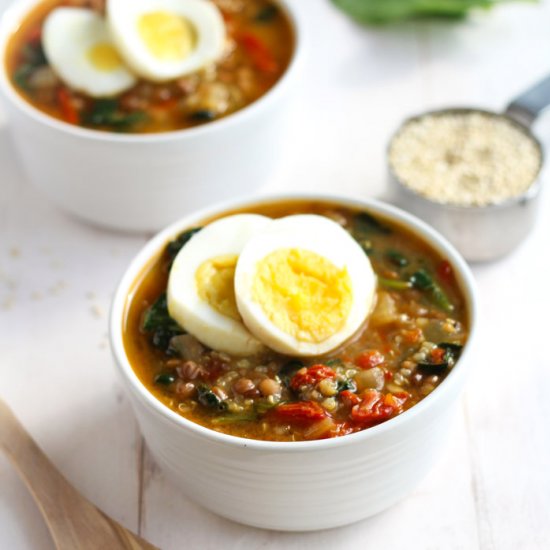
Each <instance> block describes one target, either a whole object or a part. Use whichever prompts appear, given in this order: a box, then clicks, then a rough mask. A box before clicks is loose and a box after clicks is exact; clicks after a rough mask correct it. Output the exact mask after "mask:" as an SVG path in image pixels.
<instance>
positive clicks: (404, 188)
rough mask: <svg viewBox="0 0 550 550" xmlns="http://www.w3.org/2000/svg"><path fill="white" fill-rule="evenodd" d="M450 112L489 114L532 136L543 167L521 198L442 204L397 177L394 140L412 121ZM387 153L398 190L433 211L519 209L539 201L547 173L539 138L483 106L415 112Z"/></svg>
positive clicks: (505, 116) (395, 135)
mask: <svg viewBox="0 0 550 550" xmlns="http://www.w3.org/2000/svg"><path fill="white" fill-rule="evenodd" d="M448 113H449V114H453V113H459V114H462V113H482V114H484V115H489V116H491V117H495V118H502V119H504V120H507V121H508V122H510V123H511V124H512V125H513V126H514V127H516V128H518V129H519V130H520V131H521V132H523V133H524V134H525V135H526V136H527V137H529V138H530V139H531V140H532V141H533V142H534V143H535V145H536V146H537V149H538V151H539V154H540V164H539V168H538V171H537V175H536V176H535V178H534V179H533V181H532V182H531V183H530V184H529V186H528V187H527V188H526V189H525V190H524V191H523V192H521V193H520V194H519V195H515V196H513V197H508V198H507V199H504V200H501V201H498V202H491V203H488V204H482V205H472V204H453V203H447V202H439V201H436V200H433V199H430V198H428V197H426V196H425V195H422V194H421V193H419V192H418V191H416V190H415V189H413V188H412V187H410V186H409V185H407V184H406V183H405V182H404V181H403V180H402V179H401V178H400V177H399V175H398V174H397V172H396V170H395V169H394V166H393V165H392V162H391V157H390V153H391V148H392V146H393V143H394V141H395V140H396V138H397V137H398V136H399V134H400V133H401V132H402V131H403V130H404V129H405V128H406V127H407V125H408V124H410V123H411V122H415V121H417V120H421V119H422V118H424V117H427V116H441V115H445V114H448ZM385 153H386V167H387V170H388V173H389V175H390V179H391V181H392V182H393V183H394V184H395V186H396V187H397V189H399V191H400V192H401V193H403V194H404V195H405V196H406V197H407V198H410V199H418V200H420V201H421V202H423V203H424V204H426V205H431V206H432V207H433V208H439V209H441V210H447V211H454V212H464V213H468V212H485V211H498V210H505V209H507V208H510V207H512V206H516V205H517V204H522V203H524V202H526V201H529V200H532V199H534V198H536V197H537V195H538V194H539V192H540V190H541V187H542V183H541V175H542V172H543V170H544V161H545V152H544V147H543V146H542V143H541V142H540V140H539V139H538V138H537V136H536V135H535V134H534V133H533V132H532V131H531V129H530V128H529V127H527V126H525V125H524V124H522V123H521V122H519V121H518V120H516V119H515V118H513V117H512V116H510V115H509V114H508V113H501V112H498V111H491V110H490V109H483V108H481V107H460V106H456V107H455V106H451V107H444V108H440V109H430V110H426V111H422V112H420V113H416V114H414V115H411V116H408V117H406V118H405V119H404V120H403V121H402V122H401V123H400V124H399V126H398V127H397V128H396V129H395V130H394V132H393V133H392V134H391V136H390V139H389V140H388V143H387V145H386V150H385Z"/></svg>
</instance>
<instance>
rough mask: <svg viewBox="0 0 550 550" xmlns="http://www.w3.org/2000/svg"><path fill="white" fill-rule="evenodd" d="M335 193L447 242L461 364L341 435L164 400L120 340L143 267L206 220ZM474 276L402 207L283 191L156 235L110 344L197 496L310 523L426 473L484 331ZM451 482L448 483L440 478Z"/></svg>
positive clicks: (137, 401) (153, 440) (158, 438)
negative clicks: (461, 324)
mask: <svg viewBox="0 0 550 550" xmlns="http://www.w3.org/2000/svg"><path fill="white" fill-rule="evenodd" d="M285 199H286V200H288V199H306V200H311V199H313V200H315V199H318V200H329V201H331V202H335V203H337V204H340V205H342V206H348V207H352V208H364V209H368V211H369V212H372V213H373V214H375V215H381V216H383V217H385V218H388V219H390V220H392V221H395V222H397V223H399V224H401V225H403V226H405V227H407V228H409V229H411V230H412V231H413V232H414V233H415V234H417V235H418V236H420V237H421V238H422V239H424V240H425V241H427V242H428V243H430V244H431V246H433V248H435V249H436V250H438V251H440V252H441V253H442V254H443V255H444V256H445V257H446V258H447V259H448V260H449V261H450V263H451V265H452V266H453V269H454V272H455V275H456V278H457V281H458V284H459V285H460V287H461V289H462V291H463V293H464V295H465V297H466V302H467V306H468V312H469V322H470V328H471V335H470V338H469V340H468V343H467V344H466V346H465V348H464V351H463V353H462V356H461V358H460V360H459V362H458V363H457V365H456V366H455V367H454V368H453V369H452V371H451V372H450V373H449V375H448V376H447V378H446V379H445V380H444V381H443V382H442V383H441V385H440V386H439V387H438V388H436V390H435V391H434V392H433V393H431V394H430V395H428V396H427V397H426V398H425V399H423V400H422V401H421V402H420V403H418V404H417V405H415V406H414V407H412V408H411V409H409V410H408V411H406V412H404V413H403V414H401V415H400V416H398V417H396V418H393V419H391V420H389V421H387V422H384V423H383V424H380V425H378V426H375V427H372V428H369V429H367V430H365V431H362V432H359V433H355V434H352V435H347V436H343V437H340V438H335V439H328V440H321V441H305V442H284V443H282V442H269V441H255V440H248V439H243V438H238V437H234V436H230V435H225V434H222V433H218V432H215V431H212V430H209V429H207V428H204V427H202V426H200V425H198V424H195V423H193V422H191V421H189V420H187V419H185V418H183V417H181V416H179V415H178V414H176V413H174V412H173V411H171V410H170V409H168V408H167V407H165V406H164V405H162V404H161V403H160V401H158V400H157V399H156V398H155V397H153V395H152V394H151V393H149V392H148V391H147V389H146V388H145V387H144V386H143V385H142V383H141V382H140V381H139V379H138V377H137V376H136V375H135V373H134V371H133V370H132V367H131V366H130V363H129V361H128V357H127V356H126V353H125V351H124V346H123V341H122V326H123V320H124V312H125V308H126V305H127V302H128V297H129V295H130V293H131V289H132V286H133V285H134V283H135V281H136V279H137V277H138V276H139V274H140V273H141V272H142V270H143V268H144V267H145V266H146V265H147V264H149V262H151V261H152V259H154V258H156V257H157V256H158V254H159V253H160V252H161V251H162V250H163V248H164V246H165V245H166V243H167V242H168V241H169V240H171V239H172V238H174V236H176V235H178V234H179V233H180V232H181V231H183V230H184V229H186V228H189V227H193V226H196V225H197V224H200V222H201V220H203V219H206V218H209V217H211V216H213V215H217V214H221V213H223V212H225V211H227V210H231V209H233V208H238V207H241V206H247V207H248V206H250V205H254V204H265V203H266V202H267V203H269V202H271V201H273V200H285ZM475 304H476V299H475V285H474V281H473V278H472V274H471V272H470V269H469V268H468V266H467V265H466V263H465V262H464V260H463V259H462V258H461V257H460V256H459V254H458V253H457V252H456V250H455V249H454V248H453V247H452V246H451V245H450V244H449V243H448V242H447V241H446V240H445V239H444V238H443V237H441V236H440V235H439V234H438V233H436V232H435V231H434V230H433V229H432V228H431V227H429V226H428V225H426V224H425V223H423V222H421V221H420V220H418V219H417V218H415V217H413V216H411V215H410V214H407V213H405V212H403V211H401V210H399V209H397V208H395V207H392V206H389V205H386V204H383V203H380V202H376V201H370V200H369V201H366V200H356V199H347V198H338V197H333V196H327V195H306V196H303V195H302V196H297V195H296V196H292V195H290V196H289V195H286V196H278V197H268V198H263V199H258V200H255V201H248V202H232V203H229V204H228V203H226V204H222V205H220V206H218V207H216V208H214V209H210V210H208V211H201V212H198V213H196V214H193V215H190V216H188V217H186V218H184V219H182V220H180V221H178V222H177V223H175V224H173V225H171V226H170V227H168V228H167V229H166V230H164V231H162V232H161V233H160V234H158V235H157V236H156V237H154V238H153V239H152V240H151V241H150V242H149V243H148V244H147V245H146V246H145V247H144V248H143V250H142V251H141V252H140V253H139V254H138V255H137V257H136V258H135V259H134V261H133V262H132V263H131V264H130V266H129V268H128V270H127V271H126V273H125V274H124V276H123V278H122V281H121V282H120V284H119V286H118V289H117V290H116V293H115V297H114V301H113V305H112V310H111V318H110V339H111V346H112V350H113V353H114V356H115V359H116V363H117V365H118V371H119V373H120V374H121V376H122V380H123V383H124V386H125V387H126V389H127V390H128V393H129V395H130V397H131V402H132V404H133V408H134V410H135V413H136V415H137V418H138V422H139V425H140V427H141V430H142V432H143V435H144V437H145V440H146V441H147V444H148V446H149V449H150V450H151V452H152V454H153V455H154V457H155V459H156V461H157V462H158V463H159V465H160V466H161V467H162V468H163V469H164V471H165V472H166V474H168V475H169V476H170V477H171V478H172V479H173V481H174V483H176V484H177V485H179V486H181V487H182V489H183V490H184V491H185V493H186V494H187V495H188V496H189V497H190V498H191V499H193V500H194V501H196V502H198V503H199V504H201V505H203V506H204V507H205V508H208V509H209V510H212V511H213V512H215V513H217V514H219V515H221V516H225V517H227V518H230V519H232V520H235V521H238V522H240V523H245V524H248V525H253V526H256V527H264V528H268V529H278V530H288V531H304V530H317V529H325V528H329V527H336V526H340V525H345V524H348V523H352V522H354V521H357V520H360V519H363V518H366V517H368V516H371V515H373V514H376V513H377V512H380V511H381V510H384V509H385V508H387V507H388V506H390V505H392V504H393V503H394V502H396V501H397V500H399V499H400V498H402V497H404V496H405V495H406V494H407V493H408V492H409V491H410V490H411V489H412V488H413V487H414V486H415V485H416V484H417V483H418V482H419V481H420V480H421V479H422V477H423V476H424V474H426V472H427V471H428V470H429V468H430V466H431V465H432V464H433V461H434V459H435V457H436V455H437V451H438V449H440V447H441V446H442V444H443V443H444V441H445V437H446V435H447V433H448V431H449V422H450V420H451V416H452V414H453V412H454V409H455V408H456V405H457V401H458V400H457V398H458V396H459V393H460V390H461V388H462V386H463V383H464V380H465V375H466V373H467V370H468V368H469V363H470V350H471V349H472V342H473V340H474V337H475V332H476V323H475V317H476V305H475ZM441 490H442V491H444V488H443V487H442V488H441Z"/></svg>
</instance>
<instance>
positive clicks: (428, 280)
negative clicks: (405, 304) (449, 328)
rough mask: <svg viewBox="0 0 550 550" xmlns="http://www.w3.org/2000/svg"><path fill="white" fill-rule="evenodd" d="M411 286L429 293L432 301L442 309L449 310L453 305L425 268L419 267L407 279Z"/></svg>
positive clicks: (452, 308) (451, 309)
mask: <svg viewBox="0 0 550 550" xmlns="http://www.w3.org/2000/svg"><path fill="white" fill-rule="evenodd" d="M409 281H410V283H411V284H412V286H414V287H415V288H418V289H420V290H425V291H427V292H428V293H429V295H430V298H431V300H432V302H434V303H435V305H437V306H438V307H440V308H441V309H442V310H444V311H447V312H451V311H453V310H454V306H453V304H452V303H451V301H450V300H449V297H448V296H447V294H446V293H445V291H444V290H443V289H442V288H441V287H440V286H439V285H438V284H437V283H436V282H435V280H434V278H433V277H432V276H431V275H430V274H429V273H428V272H427V271H426V270H425V269H419V270H418V271H416V272H415V273H413V274H412V275H411V277H410V279H409Z"/></svg>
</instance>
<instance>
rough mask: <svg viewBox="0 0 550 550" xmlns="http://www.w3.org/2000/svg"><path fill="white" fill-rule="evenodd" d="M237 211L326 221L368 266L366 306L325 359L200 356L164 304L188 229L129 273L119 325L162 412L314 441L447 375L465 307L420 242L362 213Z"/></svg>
mask: <svg viewBox="0 0 550 550" xmlns="http://www.w3.org/2000/svg"><path fill="white" fill-rule="evenodd" d="M245 212H246V213H257V214H262V215H265V216H269V217H271V218H279V217H283V216H288V215H292V214H300V213H306V214H311V213H313V214H318V215H321V216H326V217H328V218H330V219H332V220H335V221H337V222H338V223H339V224H340V225H342V227H344V229H346V230H347V231H348V232H349V233H350V234H351V236H352V237H353V238H354V239H355V240H356V241H357V242H358V243H359V245H360V246H361V247H362V249H363V251H364V253H365V254H367V255H368V257H369V259H370V262H371V264H372V267H373V269H374V272H375V274H376V276H377V280H378V284H377V290H376V305H375V307H374V310H373V311H372V313H371V314H370V316H369V317H368V319H367V321H366V322H365V323H364V324H363V325H362V327H361V328H360V329H359V331H358V332H357V333H356V334H355V335H354V336H353V337H352V338H351V339H349V340H348V341H347V342H345V343H344V344H343V345H341V346H340V347H339V348H338V349H336V350H333V351H331V352H330V353H328V354H327V355H324V356H319V357H309V358H300V359H298V358H296V357H290V356H285V355H281V354H279V353H275V352H273V351H271V350H269V349H268V350H267V351H265V352H262V353H260V354H258V355H255V356H250V357H233V356H230V355H228V354H226V353H222V352H217V351H215V350H212V349H209V348H207V347H206V346H204V345H202V344H201V343H200V342H199V341H198V340H197V339H195V338H194V337H193V336H191V335H190V334H185V333H184V331H183V330H182V328H181V327H180V326H179V325H178V324H177V323H176V322H175V321H174V320H173V319H172V318H170V316H169V314H168V309H167V301H166V288H167V282H168V276H169V272H170V267H171V265H172V262H173V259H174V257H175V256H176V255H177V253H178V252H179V250H180V249H181V248H182V247H183V246H185V245H186V243H187V242H188V241H189V240H190V239H191V238H192V236H193V235H194V234H195V233H196V232H197V231H200V228H198V227H193V228H189V229H188V230H187V231H184V232H183V233H182V234H181V235H179V236H178V237H177V238H176V239H174V240H173V241H171V242H169V243H167V244H166V246H165V248H164V250H162V251H160V252H159V254H158V256H157V257H156V258H154V259H153V260H152V261H151V263H150V264H149V265H148V266H147V267H146V269H145V270H144V271H143V272H142V273H141V275H140V276H139V277H138V279H137V280H136V282H135V284H134V288H133V289H132V292H131V293H130V298H129V300H128V304H127V310H126V314H125V321H124V327H123V340H124V347H125V350H126V353H127V356H128V359H129V362H130V364H131V365H132V368H133V369H134V371H135V373H136V375H137V376H138V378H139V379H140V381H141V382H142V383H143V384H144V386H145V387H146V388H147V389H148V390H149V391H150V392H151V393H152V394H153V395H154V396H155V397H156V398H157V399H158V400H160V401H161V402H162V403H163V404H164V405H166V406H167V407H169V408H170V409H172V410H173V411H174V412H176V413H177V414H179V415H181V416H183V417H185V418H187V419H189V420H191V421H193V422H196V423H198V424H201V425H202V426H205V427H207V428H210V429H212V430H215V431H218V432H223V433H226V434H230V435H234V436H238V437H244V438H251V439H259V440H268V441H302V440H312V439H323V438H328V437H337V436H343V435H346V434H350V433H354V432H358V431H361V430H364V429H367V428H369V427H371V426H374V425H376V424H379V423H381V422H384V421H387V420H389V419H391V418H393V417H395V416H397V415H399V414H401V413H403V412H404V411H406V410H407V409H409V408H410V407H412V406H414V405H415V404H416V403H418V402H419V401H420V400H421V399H423V398H424V397H426V396H427V395H429V394H430V393H431V392H432V391H434V389H435V388H436V387H437V386H438V385H439V384H440V383H441V382H442V381H443V380H444V379H445V377H446V376H447V374H448V373H449V372H450V371H451V370H452V369H453V366H454V365H455V364H456V361H457V360H458V359H459V357H460V353H461V350H462V347H463V346H464V344H465V342H466V340H467V337H468V312H467V308H466V303H465V299H464V296H463V294H462V292H461V290H460V288H459V286H458V283H457V281H456V280H455V277H454V274H453V269H452V267H451V265H450V263H449V262H448V261H447V259H446V258H444V257H441V256H440V255H439V254H438V253H437V252H436V251H435V250H433V249H432V248H431V247H430V246H428V245H427V244H426V243H425V242H424V241H422V240H421V239H420V238H418V237H417V236H416V235H414V234H413V233H411V232H410V231H409V230H407V229H405V228H403V227H402V226H400V225H397V224H394V223H393V222H389V221H388V220H386V219H383V218H378V217H374V216H372V215H371V214H369V212H366V211H357V210H353V209H349V208H344V207H341V206H336V205H332V204H331V203H328V202H322V201H315V202H309V201H291V202H281V203H272V204H269V205H262V206H257V207H254V208H250V209H244V210H240V211H239V213H245ZM233 213H235V212H227V213H226V215H229V214H233ZM211 221H213V220H205V222H204V224H203V225H206V224H208V223H209V222H211Z"/></svg>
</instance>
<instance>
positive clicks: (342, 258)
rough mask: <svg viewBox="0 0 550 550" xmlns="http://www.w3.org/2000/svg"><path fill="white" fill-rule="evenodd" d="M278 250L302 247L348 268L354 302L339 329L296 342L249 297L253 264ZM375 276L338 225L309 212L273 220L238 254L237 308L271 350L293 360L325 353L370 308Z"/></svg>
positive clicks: (355, 326)
mask: <svg viewBox="0 0 550 550" xmlns="http://www.w3.org/2000/svg"><path fill="white" fill-rule="evenodd" d="M280 249H302V250H307V251H310V252H313V253H315V254H318V255H319V256H322V257H323V258H325V259H327V260H329V261H330V262H331V263H332V264H333V265H334V266H336V267H337V268H338V269H343V268H346V270H347V272H348V275H349V278H350V281H351V287H352V288H351V293H352V304H351V309H350V311H349V314H348V316H347V317H346V318H345V320H344V324H343V326H342V327H341V328H340V329H339V330H337V331H336V332H334V333H333V334H331V335H330V336H328V337H326V338H325V339H324V340H323V341H321V342H310V341H304V340H299V339H298V338H296V337H295V336H294V335H292V334H289V333H287V332H285V331H284V330H282V329H281V328H279V327H278V326H276V325H275V324H274V323H273V322H272V321H271V319H270V318H269V317H268V314H267V312H266V311H264V309H263V306H262V305H261V304H259V303H258V302H256V301H255V300H254V297H253V290H252V289H253V286H254V280H255V277H256V273H257V264H258V262H260V261H261V260H263V259H264V258H265V257H266V256H268V255H269V254H270V253H272V252H275V251H277V250H280ZM375 290H376V277H375V275H374V272H373V270H372V266H371V264H370V261H369V259H368V258H367V256H366V254H365V253H364V251H363V250H362V249H361V247H360V246H359V245H358V244H357V242H356V241H355V240H354V239H353V237H351V235H350V234H349V233H348V232H347V231H346V230H345V229H343V228H342V227H341V226H340V225H338V224H337V223H336V222H333V221H332V220H329V219H328V218H325V217H323V216H317V215H312V214H303V215H294V216H287V217H285V218H280V219H278V220H274V221H273V222H272V223H271V224H270V225H268V226H266V228H265V229H264V231H262V232H261V233H258V234H256V235H255V236H253V237H252V238H251V239H250V240H249V241H248V243H247V244H246V246H245V247H244V249H243V251H242V252H241V254H240V256H239V260H238V262H237V268H236V272H235V294H236V299H237V307H238V309H239V313H240V314H241V316H242V318H243V321H244V323H245V325H246V326H247V327H248V329H249V330H250V332H252V334H254V335H255V336H256V337H257V338H258V339H259V340H261V341H262V342H263V343H264V344H266V345H267V346H269V347H270V348H272V349H274V350H275V351H278V352H279V353H284V354H287V355H294V356H317V355H323V354H325V353H328V352H329V351H331V350H333V349H335V348H337V347H338V346H339V345H340V344H342V343H343V342H344V341H346V340H347V339H348V338H350V337H351V336H352V335H353V334H354V333H355V332H356V331H357V329H358V328H359V327H360V326H361V325H362V324H363V322H364V321H365V320H366V318H367V316H368V314H369V313H370V311H371V310H372V307H373V303H374V298H375Z"/></svg>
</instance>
